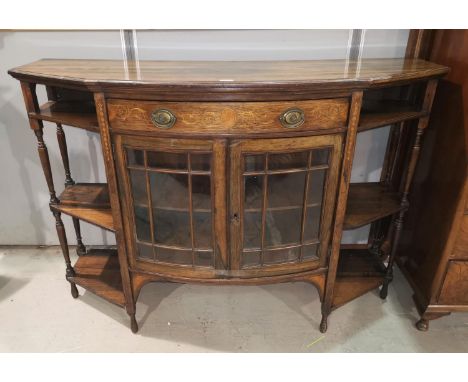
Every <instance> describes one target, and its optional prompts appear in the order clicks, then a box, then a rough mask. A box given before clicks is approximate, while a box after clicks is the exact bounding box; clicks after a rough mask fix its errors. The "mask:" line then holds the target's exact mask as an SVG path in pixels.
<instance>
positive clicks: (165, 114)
mask: <svg viewBox="0 0 468 382" xmlns="http://www.w3.org/2000/svg"><path fill="white" fill-rule="evenodd" d="M176 120H177V118H176V116H175V115H174V114H172V112H171V111H170V110H166V109H158V110H155V111H153V112H152V113H151V121H152V122H153V123H154V125H155V126H156V127H159V128H160V129H170V128H171V127H172V126H174V123H176Z"/></svg>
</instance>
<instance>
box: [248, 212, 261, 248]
mask: <svg viewBox="0 0 468 382" xmlns="http://www.w3.org/2000/svg"><path fill="white" fill-rule="evenodd" d="M261 235H262V213H261V212H245V213H244V248H260V247H261V242H262V236H261Z"/></svg>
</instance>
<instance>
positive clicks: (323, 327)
mask: <svg viewBox="0 0 468 382" xmlns="http://www.w3.org/2000/svg"><path fill="white" fill-rule="evenodd" d="M329 314H330V308H328V307H327V306H325V305H324V304H322V320H321V321H320V328H319V329H320V332H321V333H325V332H326V331H327V329H328V316H329Z"/></svg>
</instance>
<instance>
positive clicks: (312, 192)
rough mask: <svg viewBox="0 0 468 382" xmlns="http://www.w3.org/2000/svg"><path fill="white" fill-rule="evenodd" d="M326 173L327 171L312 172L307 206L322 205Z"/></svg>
mask: <svg viewBox="0 0 468 382" xmlns="http://www.w3.org/2000/svg"><path fill="white" fill-rule="evenodd" d="M326 172H327V170H312V171H311V172H310V176H309V194H308V197H307V204H312V203H322V197H323V188H324V186H325V175H326Z"/></svg>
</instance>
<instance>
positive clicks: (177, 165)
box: [146, 151, 187, 170]
mask: <svg viewBox="0 0 468 382" xmlns="http://www.w3.org/2000/svg"><path fill="white" fill-rule="evenodd" d="M146 155H147V160H148V167H157V168H167V169H177V170H186V169H187V154H185V153H184V154H180V153H168V152H160V151H148V152H147V153H146Z"/></svg>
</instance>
